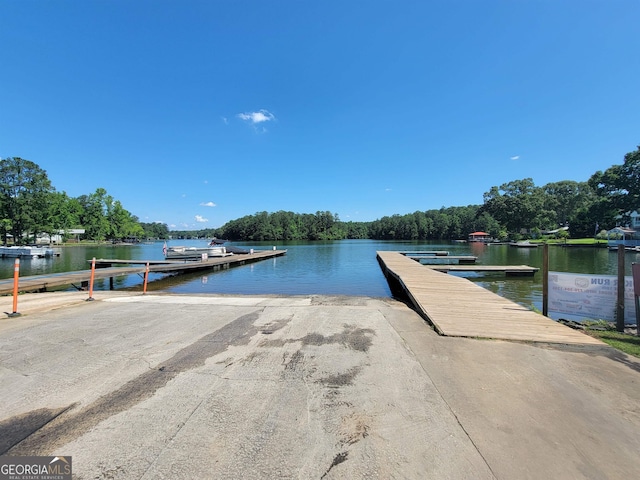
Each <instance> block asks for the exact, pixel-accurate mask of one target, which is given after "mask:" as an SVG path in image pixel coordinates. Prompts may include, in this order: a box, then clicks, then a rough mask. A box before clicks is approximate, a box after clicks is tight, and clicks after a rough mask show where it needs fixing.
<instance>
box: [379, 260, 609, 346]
mask: <svg viewBox="0 0 640 480" xmlns="http://www.w3.org/2000/svg"><path fill="white" fill-rule="evenodd" d="M377 257H378V262H379V263H380V267H381V268H382V271H383V273H384V274H385V276H386V277H387V279H388V280H389V283H390V284H391V287H392V289H394V290H398V289H400V290H401V291H402V292H403V293H404V294H405V295H406V296H408V297H409V299H410V300H411V302H412V303H413V305H414V307H415V309H416V310H417V311H418V313H420V315H422V316H423V317H424V318H425V319H426V320H428V321H429V322H430V323H431V324H432V325H433V326H434V328H435V329H436V331H437V332H438V333H440V334H441V335H445V336H456V337H477V338H494V339H503V340H517V341H529V342H545V343H561V344H574V345H599V346H602V345H604V344H603V343H602V342H600V340H597V339H595V338H593V337H590V336H588V335H586V334H584V333H582V332H580V331H577V330H573V329H571V328H569V327H566V326H564V325H562V324H560V323H557V322H555V321H554V320H552V319H549V318H547V317H544V316H543V315H540V314H539V313H535V312H533V311H531V310H529V309H527V308H525V307H523V306H521V305H518V304H517V303H515V302H512V301H511V300H507V299H506V298H503V297H501V296H499V295H496V294H494V293H492V292H490V291H489V290H487V289H485V288H482V287H480V286H479V285H476V284H474V283H473V282H470V281H469V280H467V279H465V278H460V277H456V276H453V275H447V274H444V273H442V272H438V271H436V270H435V269H434V268H433V266H432V265H431V266H426V265H421V264H420V263H418V262H415V261H413V260H411V259H410V258H407V257H406V256H404V255H402V254H400V253H399V252H391V251H380V252H377Z"/></svg>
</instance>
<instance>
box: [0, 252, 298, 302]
mask: <svg viewBox="0 0 640 480" xmlns="http://www.w3.org/2000/svg"><path fill="white" fill-rule="evenodd" d="M286 253H287V251H286V250H257V251H254V253H252V254H243V255H229V256H226V257H211V258H209V259H207V260H205V261H201V260H196V261H185V260H160V261H153V260H150V261H149V272H150V273H172V274H179V273H185V272H197V271H201V270H217V269H220V268H229V267H231V266H234V265H244V264H245V263H251V262H257V261H259V260H265V259H267V258H273V257H279V256H281V255H285V254H286ZM146 263H147V261H146V260H115V259H111V260H109V259H99V260H96V269H95V274H94V278H96V279H101V278H109V279H110V282H111V283H110V285H111V286H112V285H113V278H114V277H119V276H123V275H135V274H140V275H142V274H144V272H145V270H146ZM123 264H124V265H137V266H121V267H113V266H112V265H123ZM90 278H91V270H90V269H88V270H80V271H75V272H62V273H52V274H46V275H33V276H26V277H20V279H19V281H18V290H19V291H20V292H44V291H47V290H48V289H51V288H55V287H61V286H64V285H81V284H85V283H87V282H89V280H90ZM12 292H13V278H6V279H2V280H0V295H8V294H11V293H12Z"/></svg>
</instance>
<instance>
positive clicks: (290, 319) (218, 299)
mask: <svg viewBox="0 0 640 480" xmlns="http://www.w3.org/2000/svg"><path fill="white" fill-rule="evenodd" d="M58 296H60V297H58ZM24 297H25V298H24V299H23V305H24V307H25V309H24V313H23V316H22V317H19V318H7V319H2V320H0V383H1V384H2V385H3V388H2V389H0V454H3V455H34V454H37V455H58V456H65V455H66V456H71V457H72V459H73V473H74V478H78V479H94V478H101V479H106V478H110V479H157V478H171V479H194V478H216V479H244V478H246V479H263V478H296V479H343V478H349V479H359V478H368V479H369V478H371V479H389V478H398V479H399V478H402V479H420V480H422V479H425V478H433V479H455V480H457V479H496V478H497V479H504V480H511V479H542V478H544V479H547V478H572V479H574V478H588V479H604V478H607V479H629V478H635V477H636V476H637V472H638V471H640V457H639V456H638V455H637V447H638V445H640V410H639V409H638V405H639V404H640V402H639V401H640V398H639V397H640V362H639V361H638V360H637V359H633V358H630V357H628V356H626V355H624V354H621V353H619V352H617V351H615V350H613V349H611V348H609V347H606V346H594V345H583V346H580V347H576V346H569V347H568V346H566V345H557V346H555V347H553V348H550V347H549V344H537V345H543V346H542V347H541V346H536V344H527V343H517V342H505V341H500V340H491V341H486V340H485V341H482V340H477V339H470V338H453V337H442V336H439V335H438V334H436V333H435V332H434V331H433V330H432V329H431V328H430V327H429V326H428V325H427V323H426V322H425V321H424V320H423V319H422V318H421V317H420V316H419V315H418V314H417V313H416V312H415V311H413V310H411V309H410V308H408V307H407V306H406V305H405V304H403V303H401V302H398V301H395V300H392V299H374V298H365V297H330V296H300V297H295V296H294V297H279V296H213V295H212V296H194V295H190V296H181V295H157V294H156V295H142V294H131V293H125V292H97V293H96V301H93V302H86V301H85V300H86V293H84V294H83V293H82V292H64V293H44V294H26V295H24ZM57 298H60V304H61V305H65V306H64V307H63V308H58V309H53V308H54V306H55V304H56V302H55V299H57ZM39 303H42V304H43V305H41V306H40V308H38V304H39ZM72 304H74V305H72Z"/></svg>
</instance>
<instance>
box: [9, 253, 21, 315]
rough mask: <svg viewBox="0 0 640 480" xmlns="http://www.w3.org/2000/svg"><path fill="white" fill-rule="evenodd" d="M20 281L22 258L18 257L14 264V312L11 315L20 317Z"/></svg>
mask: <svg viewBox="0 0 640 480" xmlns="http://www.w3.org/2000/svg"><path fill="white" fill-rule="evenodd" d="M19 281H20V259H19V258H16V261H15V263H14V265H13V313H10V314H9V316H10V317H19V316H20V314H19V313H18V283H19Z"/></svg>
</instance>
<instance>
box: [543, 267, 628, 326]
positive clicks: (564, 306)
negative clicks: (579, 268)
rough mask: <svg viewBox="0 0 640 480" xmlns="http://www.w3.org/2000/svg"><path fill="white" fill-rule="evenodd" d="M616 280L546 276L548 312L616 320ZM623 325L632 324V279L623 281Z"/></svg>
mask: <svg viewBox="0 0 640 480" xmlns="http://www.w3.org/2000/svg"><path fill="white" fill-rule="evenodd" d="M617 298H618V277H616V276H614V275H583V274H578V273H565V272H549V312H556V313H565V314H569V315H576V316H579V317H585V318H590V319H593V320H606V321H609V322H614V321H615V320H616V318H615V316H616V301H617ZM624 321H625V323H635V322H636V316H635V302H634V291H633V278H632V277H625V278H624Z"/></svg>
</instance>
